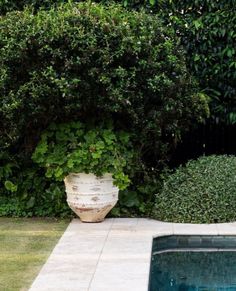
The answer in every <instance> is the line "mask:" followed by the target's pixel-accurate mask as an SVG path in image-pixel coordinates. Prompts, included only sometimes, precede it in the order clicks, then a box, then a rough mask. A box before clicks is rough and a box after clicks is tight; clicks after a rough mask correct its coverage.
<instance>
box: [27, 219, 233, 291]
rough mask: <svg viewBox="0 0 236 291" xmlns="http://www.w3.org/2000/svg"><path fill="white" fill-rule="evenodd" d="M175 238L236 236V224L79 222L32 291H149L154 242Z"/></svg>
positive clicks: (68, 231)
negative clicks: (163, 238)
mask: <svg viewBox="0 0 236 291" xmlns="http://www.w3.org/2000/svg"><path fill="white" fill-rule="evenodd" d="M171 234H211V235H218V234H222V235H226V234H227V235H236V223H224V224H177V223H165V222H159V221H155V220H151V219H142V218H111V219H106V220H105V221H104V222H102V223H81V222H80V221H79V219H74V220H73V221H72V222H71V223H70V225H69V226H68V228H67V230H66V231H65V233H64V235H63V236H62V237H61V239H60V241H59V242H58V244H57V245H56V247H55V248H54V250H53V252H52V254H51V255H50V257H49V259H48V261H47V262H46V264H45V265H44V266H43V268H42V269H41V271H40V273H39V274H38V276H37V278H36V279H35V281H34V282H33V284H32V286H31V288H30V291H147V289H148V276H149V268H150V259H151V248H152V239H153V237H155V236H161V235H171Z"/></svg>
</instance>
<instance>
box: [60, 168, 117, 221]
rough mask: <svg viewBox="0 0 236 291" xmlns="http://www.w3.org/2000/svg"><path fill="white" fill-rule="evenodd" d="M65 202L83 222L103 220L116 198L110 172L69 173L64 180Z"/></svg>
mask: <svg viewBox="0 0 236 291" xmlns="http://www.w3.org/2000/svg"><path fill="white" fill-rule="evenodd" d="M64 182H65V187H66V193H67V203H68V205H69V207H70V208H71V209H72V210H73V211H74V212H75V213H76V214H77V215H78V216H79V218H80V219H81V221H83V222H100V221H103V220H104V218H105V216H106V215H107V213H108V212H109V211H110V210H111V209H112V208H113V207H114V206H115V204H116V202H117V200H118V192H119V189H118V188H117V187H116V186H115V185H113V178H112V175H111V174H105V175H103V176H101V177H97V176H95V175H94V174H85V173H78V174H77V173H71V174H69V175H68V176H67V177H66V178H65V180H64Z"/></svg>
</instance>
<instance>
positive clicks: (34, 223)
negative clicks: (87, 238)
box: [0, 218, 69, 291]
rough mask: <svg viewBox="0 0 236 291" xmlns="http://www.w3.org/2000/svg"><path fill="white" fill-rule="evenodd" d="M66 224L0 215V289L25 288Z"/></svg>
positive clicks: (63, 221)
mask: <svg viewBox="0 0 236 291" xmlns="http://www.w3.org/2000/svg"><path fill="white" fill-rule="evenodd" d="M68 223H69V221H68V220H67V221H65V220H61V221H56V220H53V219H34V218H32V219H20V218H0V290H2V291H16V290H20V291H25V290H28V288H29V287H30V285H31V283H32V282H33V280H34V279H35V277H36V276H37V274H38V272H39V270H40V269H41V267H42V265H43V264H44V263H45V261H46V259H47V258H48V256H49V255H50V253H51V251H52V250H53V248H54V246H55V244H56V243H57V241H58V240H59V238H60V237H61V235H62V234H63V232H64V231H65V229H66V227H67V225H68ZM42 291H43V290H42Z"/></svg>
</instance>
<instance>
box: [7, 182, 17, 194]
mask: <svg viewBox="0 0 236 291" xmlns="http://www.w3.org/2000/svg"><path fill="white" fill-rule="evenodd" d="M4 186H5V188H6V189H7V190H8V191H11V192H16V191H17V185H15V184H13V183H12V182H11V181H9V180H7V181H5V183H4Z"/></svg>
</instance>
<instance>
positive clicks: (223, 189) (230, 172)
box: [152, 155, 236, 223]
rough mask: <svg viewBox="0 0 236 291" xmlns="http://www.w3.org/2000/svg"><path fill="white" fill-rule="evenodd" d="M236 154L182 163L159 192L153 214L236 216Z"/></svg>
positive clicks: (200, 219) (211, 219)
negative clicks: (183, 164)
mask: <svg viewBox="0 0 236 291" xmlns="http://www.w3.org/2000/svg"><path fill="white" fill-rule="evenodd" d="M235 189H236V157H235V156H226V155H219V156H216V155H213V156H204V157H201V158H199V159H198V160H192V161H190V162H188V163H187V164H186V166H184V167H183V166H181V167H179V168H178V169H177V170H176V171H175V173H173V174H171V175H169V176H168V178H167V179H166V180H165V182H164V186H163V189H162V191H161V192H160V193H158V194H157V195H156V202H155V208H154V211H153V213H152V216H153V217H155V218H157V219H159V220H164V221H173V222H193V223H215V222H228V221H233V220H236V211H235V205H236V190H235Z"/></svg>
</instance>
